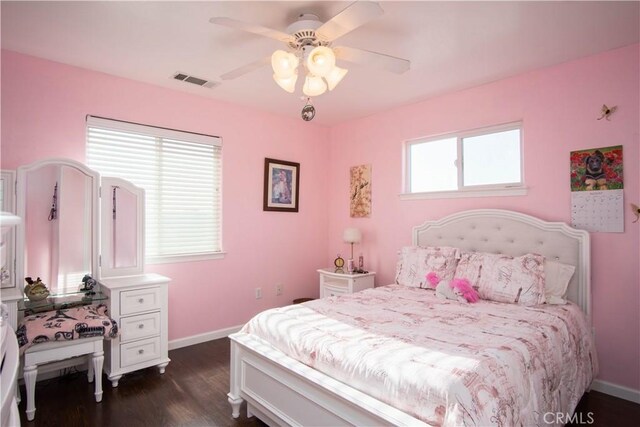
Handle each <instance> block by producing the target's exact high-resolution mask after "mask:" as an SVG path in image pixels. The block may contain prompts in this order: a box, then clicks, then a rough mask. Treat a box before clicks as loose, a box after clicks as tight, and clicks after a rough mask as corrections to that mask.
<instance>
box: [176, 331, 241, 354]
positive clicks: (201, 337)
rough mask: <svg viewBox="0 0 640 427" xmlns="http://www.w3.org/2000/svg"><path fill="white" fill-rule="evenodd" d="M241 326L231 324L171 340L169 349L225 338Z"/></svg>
mask: <svg viewBox="0 0 640 427" xmlns="http://www.w3.org/2000/svg"><path fill="white" fill-rule="evenodd" d="M242 326H243V325H238V326H232V327H230V328H225V329H218V330H217V331H211V332H205V333H204V334H198V335H191V336H190V337H185V338H178V339H175V340H171V341H169V350H175V349H177V348H182V347H188V346H190V345H195V344H200V343H203V342H207V341H213V340H217V339H220V338H225V337H227V336H229V335H231V334H233V333H235V332H238V331H239V330H240V329H241V328H242Z"/></svg>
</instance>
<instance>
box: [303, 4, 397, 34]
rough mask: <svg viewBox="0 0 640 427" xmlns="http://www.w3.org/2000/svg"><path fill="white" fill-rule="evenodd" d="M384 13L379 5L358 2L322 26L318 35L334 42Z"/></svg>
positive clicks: (318, 30) (317, 31) (317, 32)
mask: <svg viewBox="0 0 640 427" xmlns="http://www.w3.org/2000/svg"><path fill="white" fill-rule="evenodd" d="M383 13H384V10H382V8H381V7H380V5H379V4H378V3H374V2H368V1H358V2H355V3H353V4H351V5H350V6H348V7H347V8H346V9H345V10H343V11H342V12H340V13H338V14H337V15H336V16H334V17H333V18H331V19H330V20H328V21H327V22H325V23H324V24H322V25H321V26H320V27H319V28H318V29H317V30H316V35H317V36H318V37H320V38H322V39H324V40H325V41H328V42H329V41H333V40H335V39H337V38H339V37H342V36H344V35H345V34H347V33H348V32H350V31H352V30H355V29H356V28H358V27H359V26H361V25H364V24H366V23H367V22H369V21H371V20H372V19H374V18H377V17H378V16H380V15H382V14H383Z"/></svg>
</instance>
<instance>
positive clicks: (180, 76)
mask: <svg viewBox="0 0 640 427" xmlns="http://www.w3.org/2000/svg"><path fill="white" fill-rule="evenodd" d="M173 78H174V79H176V80H180V81H181V82H187V83H191V84H194V85H198V86H202V87H206V88H212V87H215V86H217V85H218V83H217V82H214V81H211V80H205V79H201V78H200V77H195V76H190V75H189V74H185V73H180V72H177V73H175V74H174V75H173Z"/></svg>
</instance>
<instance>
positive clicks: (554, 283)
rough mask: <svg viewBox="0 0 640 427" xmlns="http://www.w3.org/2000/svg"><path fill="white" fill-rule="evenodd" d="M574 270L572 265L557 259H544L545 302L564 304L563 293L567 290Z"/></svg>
mask: <svg viewBox="0 0 640 427" xmlns="http://www.w3.org/2000/svg"><path fill="white" fill-rule="evenodd" d="M575 271H576V267H575V266H574V265H569V264H563V263H561V262H558V261H553V260H550V259H546V260H545V262H544V275H545V283H544V295H545V299H546V300H547V304H558V305H562V304H566V303H567V300H565V298H564V294H565V293H566V292H567V288H568V287H569V282H570V281H571V278H572V277H573V273H574V272H575Z"/></svg>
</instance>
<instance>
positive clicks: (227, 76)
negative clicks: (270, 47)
mask: <svg viewBox="0 0 640 427" xmlns="http://www.w3.org/2000/svg"><path fill="white" fill-rule="evenodd" d="M270 62H271V57H270V56H267V57H266V58H262V59H258V60H257V61H254V62H251V63H249V64H247V65H243V66H242V67H240V68H236V69H235V70H232V71H229V72H228V73H224V74H223V75H221V76H220V78H221V79H222V80H232V79H235V78H237V77H240V76H244V75H245V74H247V73H250V72H252V71H254V70H257V69H258V68H260V67H264V66H265V65H267V64H269V63H270Z"/></svg>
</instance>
